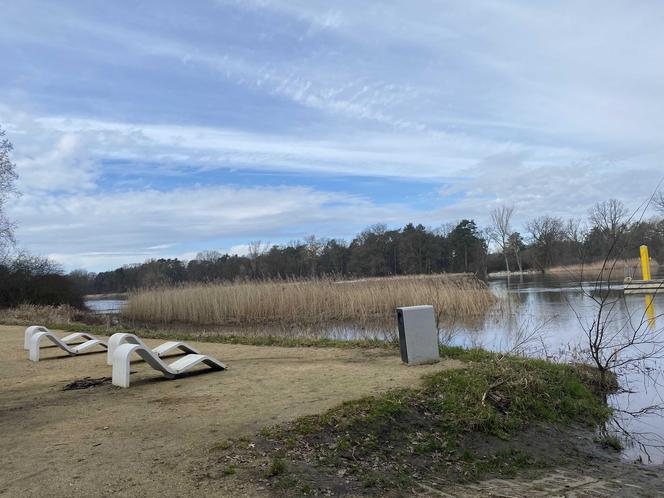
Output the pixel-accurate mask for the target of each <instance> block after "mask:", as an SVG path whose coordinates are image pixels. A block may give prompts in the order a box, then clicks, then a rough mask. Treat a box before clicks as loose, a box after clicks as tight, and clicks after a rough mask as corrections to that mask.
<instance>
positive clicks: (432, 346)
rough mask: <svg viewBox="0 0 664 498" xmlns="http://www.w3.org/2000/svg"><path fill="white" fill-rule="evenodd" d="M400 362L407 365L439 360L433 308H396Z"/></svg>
mask: <svg viewBox="0 0 664 498" xmlns="http://www.w3.org/2000/svg"><path fill="white" fill-rule="evenodd" d="M397 324H398V325H399V348H400V349H401V360H402V361H403V362H404V363H407V364H409V365H417V364H421V363H435V362H437V361H439V360H440V353H439V351H438V329H437V328H436V319H435V316H434V313H433V306H428V305H427V306H406V307H403V308H397Z"/></svg>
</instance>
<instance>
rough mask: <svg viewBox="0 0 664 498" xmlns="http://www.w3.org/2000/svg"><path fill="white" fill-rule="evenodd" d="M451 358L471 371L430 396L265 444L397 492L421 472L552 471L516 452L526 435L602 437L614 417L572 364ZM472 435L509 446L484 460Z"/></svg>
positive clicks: (455, 372)
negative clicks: (571, 429)
mask: <svg viewBox="0 0 664 498" xmlns="http://www.w3.org/2000/svg"><path fill="white" fill-rule="evenodd" d="M442 353H443V354H444V355H445V356H448V357H451V358H456V359H459V360H462V361H465V362H466V363H467V364H466V366H465V367H464V368H459V369H450V370H442V371H439V372H437V373H434V374H431V375H428V376H427V377H425V379H424V383H423V386H422V387H421V388H417V389H397V390H392V391H389V392H386V393H383V394H380V395H376V396H370V397H365V398H362V399H359V400H354V401H348V402H345V403H342V404H341V405H339V406H338V407H336V408H333V409H332V410H329V411H327V412H325V413H323V414H320V415H313V416H307V417H302V418H300V419H297V420H296V421H294V422H292V423H290V424H288V425H282V426H276V427H272V428H270V429H265V430H263V431H261V438H263V440H264V442H265V441H267V446H268V447H270V445H272V446H271V447H273V448H278V449H279V450H278V451H279V452H281V453H280V457H279V458H280V461H282V460H281V459H283V461H286V462H289V463H288V465H289V466H292V465H295V466H297V465H296V464H297V462H298V461H307V462H317V463H318V465H319V466H320V467H321V468H322V469H323V470H325V469H326V470H325V471H326V472H327V473H329V474H331V475H334V474H335V473H336V472H337V470H338V469H340V468H346V469H349V470H350V473H351V474H352V475H354V476H355V477H356V478H357V481H358V483H360V485H362V486H367V487H376V488H381V489H387V488H389V487H391V486H396V487H404V486H407V485H408V484H409V483H410V482H411V476H412V475H413V474H418V473H419V474H421V473H425V474H426V473H427V472H429V473H431V472H434V473H436V472H438V473H444V472H447V473H448V474H449V473H450V472H452V473H454V474H455V475H457V476H462V478H463V479H472V478H476V477H478V476H482V475H485V474H495V475H502V476H510V475H514V474H515V472H517V471H518V470H519V469H523V468H533V467H540V466H543V465H545V464H546V463H545V462H542V461H540V460H538V459H537V458H535V457H533V456H531V455H529V454H528V453H527V452H524V451H523V450H522V449H521V448H518V447H512V446H510V444H511V440H512V438H514V437H515V436H516V435H518V434H519V432H520V431H521V430H523V429H525V428H527V427H530V426H533V425H536V424H547V425H561V424H563V425H574V426H578V425H583V426H587V427H588V428H594V427H596V426H597V425H598V424H603V423H604V422H606V421H607V420H608V419H609V417H610V415H611V410H610V408H609V407H608V406H607V405H606V403H605V402H604V399H603V397H602V396H601V395H598V394H597V393H595V392H594V390H593V386H592V385H589V384H588V383H587V382H586V381H587V377H588V376H589V373H588V371H584V373H583V375H580V374H579V371H578V369H577V368H576V367H574V366H572V365H563V364H555V363H550V362H546V361H541V360H533V359H525V358H519V357H502V356H500V355H496V354H493V353H488V352H485V351H481V350H469V351H466V350H462V349H459V348H442ZM487 393H488V394H489V395H487ZM492 400H494V401H492ZM495 400H498V401H495ZM472 435H484V436H480V437H479V440H482V441H485V440H489V439H490V438H494V440H495V441H497V442H498V441H502V442H503V443H501V444H496V445H495V448H493V449H492V448H489V450H488V451H485V450H486V448H485V449H483V450H482V451H481V452H479V453H478V454H475V453H474V451H473V449H472V445H470V446H469V445H468V444H467V442H468V437H470V436H472ZM487 438H489V439H487ZM501 445H502V446H501ZM505 445H506V446H505ZM303 448H304V449H303ZM377 468H379V469H382V470H381V471H380V472H377V471H376V469H377ZM450 469H452V470H450Z"/></svg>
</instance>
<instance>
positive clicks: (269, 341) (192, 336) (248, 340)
mask: <svg viewBox="0 0 664 498" xmlns="http://www.w3.org/2000/svg"><path fill="white" fill-rule="evenodd" d="M4 324H5V325H21V326H22V325H25V324H24V323H8V322H6V323H4ZM44 326H45V327H48V328H49V329H52V330H63V331H67V332H90V333H91V334H95V335H111V334H115V333H118V332H127V333H131V334H136V335H138V336H139V337H141V338H143V339H165V340H172V339H179V340H182V341H201V342H214V343H222V344H240V345H245V346H273V347H289V348H293V347H317V348H344V349H348V348H351V349H352V348H367V349H369V348H381V349H391V350H396V349H398V347H399V346H398V344H396V343H395V342H390V341H381V340H379V339H362V340H350V341H346V340H337V339H325V338H306V337H305V338H293V337H284V336H279V335H236V334H196V333H191V332H181V331H177V330H172V331H171V330H151V329H145V328H132V327H120V326H113V327H107V326H105V325H88V324H84V323H46V324H44Z"/></svg>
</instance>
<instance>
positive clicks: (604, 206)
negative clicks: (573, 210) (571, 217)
mask: <svg viewBox="0 0 664 498" xmlns="http://www.w3.org/2000/svg"><path fill="white" fill-rule="evenodd" d="M628 215H629V211H627V208H626V207H625V205H624V204H623V203H622V202H621V201H619V200H618V199H609V200H606V201H602V202H597V203H596V204H595V205H594V206H593V207H592V208H591V209H590V213H589V217H590V222H591V223H592V224H593V226H595V227H597V228H599V229H600V230H602V231H604V232H606V233H607V234H608V235H609V237H610V238H611V240H612V241H614V240H616V239H617V238H618V235H619V233H620V232H621V230H622V228H623V227H624V225H625V219H626V218H627V216H628Z"/></svg>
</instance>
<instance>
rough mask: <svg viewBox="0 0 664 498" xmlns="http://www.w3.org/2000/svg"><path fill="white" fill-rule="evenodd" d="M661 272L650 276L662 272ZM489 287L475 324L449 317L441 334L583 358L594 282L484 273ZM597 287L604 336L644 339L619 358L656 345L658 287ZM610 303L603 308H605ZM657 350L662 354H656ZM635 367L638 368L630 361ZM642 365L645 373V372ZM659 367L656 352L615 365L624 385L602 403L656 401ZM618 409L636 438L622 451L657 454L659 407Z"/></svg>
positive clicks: (663, 455) (661, 457)
mask: <svg viewBox="0 0 664 498" xmlns="http://www.w3.org/2000/svg"><path fill="white" fill-rule="evenodd" d="M663 277H664V274H660V275H656V276H654V277H653V278H663ZM489 287H490V289H491V290H492V291H493V292H494V293H496V294H498V295H503V296H504V297H505V299H503V300H502V304H501V305H500V306H499V307H498V309H496V310H494V311H493V312H491V313H489V315H487V317H486V318H485V319H484V320H482V321H481V322H480V323H476V324H474V325H467V324H461V323H459V324H451V325H447V326H445V325H443V326H442V327H441V339H442V340H443V342H447V343H448V344H450V345H459V346H464V347H482V348H484V349H489V350H492V351H501V352H505V351H510V350H511V349H512V348H514V347H515V345H519V344H520V343H521V342H523V344H521V347H520V348H519V349H520V350H521V351H522V352H524V353H525V354H528V355H530V356H539V357H548V358H550V359H553V360H557V361H574V360H578V359H587V357H584V354H583V353H584V351H587V350H588V336H587V334H586V331H587V330H589V328H590V327H591V326H592V323H593V321H594V320H595V319H596V317H597V311H598V304H597V302H596V301H595V300H594V299H593V296H594V297H595V298H597V297H599V295H600V293H599V292H596V291H597V287H596V282H594V281H588V280H586V281H579V280H578V279H574V278H572V277H551V276H543V275H527V276H524V277H523V278H521V277H512V278H511V279H510V280H509V281H508V280H507V278H500V279H494V280H490V281H489ZM608 287H610V289H609V290H608V292H607V291H606V288H607V284H606V282H605V283H604V292H606V295H607V296H608V300H607V302H608V303H610V305H609V306H606V307H605V310H604V312H605V314H606V313H608V315H605V316H607V317H608V320H607V322H606V335H605V336H606V337H615V339H614V340H613V342H612V343H611V344H615V345H616V346H617V345H619V344H624V343H625V340H624V337H626V336H627V335H629V334H634V333H635V331H636V333H637V334H638V335H639V336H640V337H641V338H642V339H643V341H641V342H643V344H640V345H634V346H630V347H629V348H627V349H625V351H624V352H623V354H622V356H621V357H620V358H623V359H625V360H626V359H629V358H633V357H635V356H637V355H642V354H644V353H645V354H646V355H647V354H648V353H650V352H653V351H655V350H656V349H657V348H658V347H660V345H658V344H652V343H650V344H649V342H650V341H651V340H652V341H653V342H654V343H657V342H658V341H661V340H662V339H664V295H659V296H655V297H654V298H653V299H651V300H648V298H647V297H646V296H644V295H623V293H622V282H613V283H611V284H610V285H609V286H608ZM609 310H610V311H609ZM657 356H661V355H657ZM637 367H638V368H637ZM644 370H645V372H646V374H644ZM663 370H664V360H663V359H662V358H651V359H648V360H644V361H640V362H638V363H637V364H635V365H634V366H633V367H629V365H627V366H626V367H625V368H623V369H621V370H620V374H621V377H620V380H621V384H622V386H623V387H625V388H627V389H628V390H629V391H630V392H628V393H621V394H617V395H614V396H611V397H610V399H609V403H610V404H611V405H613V406H614V407H615V408H617V409H618V410H622V411H625V412H639V411H641V410H644V409H645V408H646V407H650V406H653V405H658V404H662V403H663V398H662V395H664V388H662V387H660V382H661V383H662V385H663V386H664V379H660V377H661V374H662V371H663ZM618 413H619V416H618V423H620V425H621V426H622V427H623V428H624V429H626V430H627V431H628V432H629V433H630V434H632V435H634V436H637V440H638V441H639V442H640V443H642V444H645V447H644V446H642V445H641V444H638V443H635V442H634V441H633V440H631V441H630V439H629V438H626V439H625V441H624V442H625V444H626V448H625V450H624V452H623V455H624V457H625V458H626V459H636V458H639V457H640V458H642V459H643V460H644V461H646V462H648V461H649V462H652V463H662V462H664V451H662V449H661V448H659V446H661V445H662V441H664V418H663V417H662V415H664V412H662V411H661V410H657V411H654V412H653V413H641V414H639V415H638V416H636V417H634V416H632V415H629V414H627V413H624V414H622V413H620V412H618Z"/></svg>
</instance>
